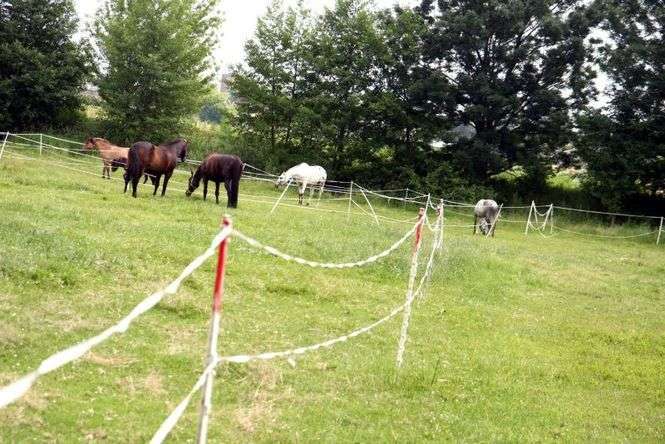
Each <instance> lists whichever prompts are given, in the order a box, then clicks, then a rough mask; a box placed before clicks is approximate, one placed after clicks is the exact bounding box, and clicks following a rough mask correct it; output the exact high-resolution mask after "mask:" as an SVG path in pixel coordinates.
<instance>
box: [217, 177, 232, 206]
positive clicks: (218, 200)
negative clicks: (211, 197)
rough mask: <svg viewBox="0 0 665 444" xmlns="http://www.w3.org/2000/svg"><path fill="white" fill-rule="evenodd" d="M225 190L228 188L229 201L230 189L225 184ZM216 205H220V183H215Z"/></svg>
mask: <svg viewBox="0 0 665 444" xmlns="http://www.w3.org/2000/svg"><path fill="white" fill-rule="evenodd" d="M224 188H226V200H227V201H228V200H229V187H228V185H226V182H224ZM215 203H216V204H217V205H219V182H215Z"/></svg>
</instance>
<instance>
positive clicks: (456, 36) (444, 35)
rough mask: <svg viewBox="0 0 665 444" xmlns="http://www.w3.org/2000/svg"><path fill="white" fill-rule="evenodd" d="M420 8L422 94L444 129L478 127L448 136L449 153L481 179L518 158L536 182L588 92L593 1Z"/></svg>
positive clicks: (459, 0)
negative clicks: (425, 84)
mask: <svg viewBox="0 0 665 444" xmlns="http://www.w3.org/2000/svg"><path fill="white" fill-rule="evenodd" d="M417 10H418V11H419V12H420V13H421V14H422V15H423V16H424V17H425V18H426V19H427V20H428V21H429V23H430V26H429V28H430V32H429V35H428V36H427V38H426V43H425V46H424V50H423V60H424V63H425V64H426V65H427V66H428V67H430V68H431V76H430V81H431V82H432V88H430V90H431V91H432V92H433V96H432V97H431V98H429V99H427V100H426V101H427V102H431V103H435V104H436V105H437V107H438V108H439V109H438V110H436V113H437V115H438V116H441V117H442V124H441V127H442V130H443V129H445V127H446V125H451V124H454V125H456V124H470V125H472V126H474V127H475V129H476V132H477V135H476V137H475V138H473V139H472V140H469V141H462V142H458V143H454V144H452V145H449V147H448V148H447V151H448V154H449V156H448V157H449V161H450V162H453V163H454V164H455V165H456V166H457V167H458V168H459V169H460V170H462V171H464V172H465V174H466V175H467V177H468V178H469V179H471V180H472V181H473V182H477V183H485V184H486V183H488V181H489V178H490V177H491V176H492V175H493V174H495V173H498V172H500V171H501V170H503V169H507V168H510V167H512V166H515V165H521V166H522V167H523V168H524V169H525V171H526V172H527V173H528V177H529V178H530V179H531V183H532V185H533V186H536V187H537V186H538V185H540V186H542V185H543V183H544V176H545V175H546V173H547V171H548V169H547V165H548V163H550V161H551V155H552V153H553V152H554V150H555V149H556V148H557V147H559V146H562V145H563V144H565V143H566V142H567V141H568V140H569V139H570V137H571V119H570V113H571V111H573V112H574V111H575V110H576V109H579V108H580V107H581V106H582V105H583V104H584V103H586V101H587V100H588V99H589V97H590V96H591V94H592V93H593V88H592V84H591V79H592V78H593V72H592V70H591V68H590V67H589V66H588V64H587V62H588V61H589V60H590V55H591V53H590V51H589V47H588V45H587V44H586V43H585V38H586V37H587V35H588V32H589V28H590V26H591V25H592V24H593V23H594V16H593V12H592V10H590V9H589V8H587V7H585V5H584V2H582V1H580V0H515V1H511V2H505V1H501V0H485V1H478V0H438V1H437V2H436V5H434V1H433V0H423V1H422V4H421V6H420V7H419V8H417ZM440 85H446V86H445V87H444V88H441V86H440ZM442 89H443V91H444V94H440V91H441V90H442Z"/></svg>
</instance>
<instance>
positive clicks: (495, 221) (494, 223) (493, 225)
mask: <svg viewBox="0 0 665 444" xmlns="http://www.w3.org/2000/svg"><path fill="white" fill-rule="evenodd" d="M502 209H503V204H501V205H500V206H499V211H498V212H497V213H496V217H495V218H494V220H493V221H492V224H491V225H490V229H489V231H488V232H487V234H485V237H490V234H492V235H494V229H495V228H496V223H497V222H499V217H501V210H502Z"/></svg>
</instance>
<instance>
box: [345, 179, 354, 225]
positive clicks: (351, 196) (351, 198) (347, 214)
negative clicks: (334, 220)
mask: <svg viewBox="0 0 665 444" xmlns="http://www.w3.org/2000/svg"><path fill="white" fill-rule="evenodd" d="M351 202H353V181H351V186H350V187H349V207H348V208H347V209H346V220H349V218H350V217H351Z"/></svg>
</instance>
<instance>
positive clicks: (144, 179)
mask: <svg viewBox="0 0 665 444" xmlns="http://www.w3.org/2000/svg"><path fill="white" fill-rule="evenodd" d="M150 179H151V182H153V183H154V182H155V181H154V180H152V177H151V178H150ZM147 181H148V175H147V174H144V175H143V185H145V183H146V182H147Z"/></svg>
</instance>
